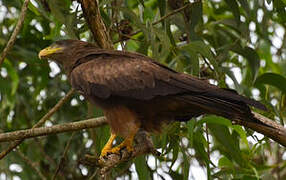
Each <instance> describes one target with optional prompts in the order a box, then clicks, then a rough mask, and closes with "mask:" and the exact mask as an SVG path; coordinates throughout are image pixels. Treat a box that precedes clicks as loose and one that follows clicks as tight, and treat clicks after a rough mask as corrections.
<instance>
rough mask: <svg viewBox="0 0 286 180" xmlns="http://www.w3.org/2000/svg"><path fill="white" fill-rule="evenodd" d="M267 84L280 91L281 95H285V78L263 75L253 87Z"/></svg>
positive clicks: (270, 74) (272, 74) (277, 75)
mask: <svg viewBox="0 0 286 180" xmlns="http://www.w3.org/2000/svg"><path fill="white" fill-rule="evenodd" d="M259 84H268V85H271V86H274V87H276V88H278V89H280V90H281V91H282V92H283V93H286V78H285V77H283V76H281V75H280V74H276V73H264V74H262V75H261V76H259V77H258V78H257V79H256V81H255V85H259Z"/></svg>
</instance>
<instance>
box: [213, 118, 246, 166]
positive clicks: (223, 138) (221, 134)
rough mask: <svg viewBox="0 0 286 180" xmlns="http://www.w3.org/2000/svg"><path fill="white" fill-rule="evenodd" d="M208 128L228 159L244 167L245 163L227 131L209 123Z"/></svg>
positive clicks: (223, 127) (220, 126)
mask: <svg viewBox="0 0 286 180" xmlns="http://www.w3.org/2000/svg"><path fill="white" fill-rule="evenodd" d="M208 128H209V129H210V130H211V132H212V134H213V135H214V137H215V138H216V139H217V140H218V142H219V143H220V144H221V145H222V146H223V149H224V150H225V152H226V153H227V155H228V156H229V157H231V158H232V159H233V160H235V161H236V162H237V163H238V164H239V165H240V166H242V167H246V164H247V162H246V161H244V159H243V157H242V155H241V152H240V149H239V147H238V146H236V143H235V141H234V139H233V137H232V135H231V134H230V132H229V129H228V128H227V127H225V126H223V125H219V124H214V123H209V124H208Z"/></svg>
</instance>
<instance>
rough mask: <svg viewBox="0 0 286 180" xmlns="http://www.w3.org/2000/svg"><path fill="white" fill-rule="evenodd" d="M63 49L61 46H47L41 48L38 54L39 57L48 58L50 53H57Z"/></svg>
mask: <svg viewBox="0 0 286 180" xmlns="http://www.w3.org/2000/svg"><path fill="white" fill-rule="evenodd" d="M60 50H62V48H60V47H55V48H53V47H47V48H45V49H43V50H41V51H40V52H39V54H38V56H39V59H44V58H48V57H49V56H50V55H52V54H54V53H57V52H58V51H60Z"/></svg>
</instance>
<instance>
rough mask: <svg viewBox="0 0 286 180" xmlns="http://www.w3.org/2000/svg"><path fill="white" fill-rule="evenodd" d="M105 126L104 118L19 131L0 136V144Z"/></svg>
mask: <svg viewBox="0 0 286 180" xmlns="http://www.w3.org/2000/svg"><path fill="white" fill-rule="evenodd" d="M104 124H106V119H105V117H99V118H92V119H87V120H82V121H78V122H72V123H63V124H59V125H54V126H51V127H40V128H32V129H26V130H19V131H14V132H8V133H1V134H0V142H6V141H14V140H23V139H27V138H33V137H37V136H47V135H50V134H57V133H64V132H70V131H77V130H81V129H88V128H95V127H98V126H102V125H104Z"/></svg>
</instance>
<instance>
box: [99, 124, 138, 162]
mask: <svg viewBox="0 0 286 180" xmlns="http://www.w3.org/2000/svg"><path fill="white" fill-rule="evenodd" d="M137 131H138V129H135V130H134V131H132V132H131V133H130V134H129V135H128V137H127V138H125V139H124V141H123V142H122V143H121V144H119V145H118V146H116V147H114V148H112V143H113V141H114V139H115V138H116V135H115V134H111V136H110V138H109V140H108V141H107V143H106V145H105V146H104V148H103V149H102V151H101V154H100V157H104V156H107V155H108V154H120V150H121V149H123V148H124V147H126V149H127V151H128V152H129V153H132V152H133V150H134V148H133V139H134V136H135V135H136V133H137Z"/></svg>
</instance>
